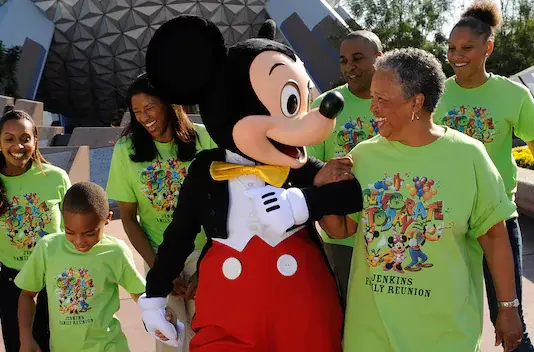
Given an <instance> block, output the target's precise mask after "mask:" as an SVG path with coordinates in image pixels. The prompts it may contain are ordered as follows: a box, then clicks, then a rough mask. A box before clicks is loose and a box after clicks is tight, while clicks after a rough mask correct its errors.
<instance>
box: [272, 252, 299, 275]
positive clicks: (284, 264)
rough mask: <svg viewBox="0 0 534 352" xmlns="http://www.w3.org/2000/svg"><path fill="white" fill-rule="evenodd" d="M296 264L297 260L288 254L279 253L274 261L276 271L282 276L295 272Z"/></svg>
mask: <svg viewBox="0 0 534 352" xmlns="http://www.w3.org/2000/svg"><path fill="white" fill-rule="evenodd" d="M297 266H298V265H297V260H296V259H295V258H294V257H293V256H291V255H289V254H283V255H281V256H280V258H278V261H277V263H276V267H277V268H278V271H279V272H280V274H282V275H284V276H292V275H294V274H295V273H296V272H297Z"/></svg>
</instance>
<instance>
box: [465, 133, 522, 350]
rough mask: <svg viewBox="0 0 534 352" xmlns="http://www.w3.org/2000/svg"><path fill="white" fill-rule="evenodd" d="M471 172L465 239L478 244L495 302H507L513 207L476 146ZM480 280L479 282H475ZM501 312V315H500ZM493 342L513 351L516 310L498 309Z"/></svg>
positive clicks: (511, 290)
mask: <svg viewBox="0 0 534 352" xmlns="http://www.w3.org/2000/svg"><path fill="white" fill-rule="evenodd" d="M476 145H477V148H478V150H476V153H475V155H474V163H473V171H474V175H475V186H476V197H475V201H474V204H473V208H472V211H471V214H470V218H469V231H468V234H467V235H468V237H471V238H472V239H477V240H478V243H479V244H480V246H481V248H482V250H483V252H484V256H485V258H486V261H487V263H488V267H489V271H490V273H491V276H492V279H493V280H492V281H493V284H494V287H495V290H496V295H497V301H499V302H510V301H513V300H514V299H515V298H517V297H516V290H515V279H514V277H515V276H514V260H513V256H512V250H511V247H510V242H509V237H508V232H507V229H506V226H505V223H504V222H505V221H506V220H508V219H510V218H511V217H512V216H514V215H515V214H516V207H515V205H514V203H513V202H512V201H511V200H509V199H508V197H507V195H506V193H505V190H504V184H503V181H502V178H501V176H500V174H499V172H498V171H497V169H496V167H495V165H494V164H493V163H492V162H491V159H490V158H489V155H488V154H487V152H486V149H485V148H484V146H483V145H482V144H481V143H478V142H477V144H476ZM477 279H479V280H482V278H477ZM501 312H502V314H501ZM495 335H496V342H499V343H500V341H501V340H504V343H505V350H506V351H512V350H513V346H517V343H518V341H517V340H518V339H520V338H521V337H522V336H523V329H522V325H521V321H520V320H519V316H518V314H517V309H514V308H500V309H499V314H498V317H497V322H496V324H495Z"/></svg>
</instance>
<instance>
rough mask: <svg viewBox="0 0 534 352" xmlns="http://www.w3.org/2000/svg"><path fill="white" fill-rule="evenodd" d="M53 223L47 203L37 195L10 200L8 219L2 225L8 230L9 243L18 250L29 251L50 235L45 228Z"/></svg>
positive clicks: (27, 195)
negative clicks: (39, 240) (41, 239)
mask: <svg viewBox="0 0 534 352" xmlns="http://www.w3.org/2000/svg"><path fill="white" fill-rule="evenodd" d="M51 221H52V217H51V212H50V209H49V207H48V205H47V204H46V202H44V201H41V199H40V198H39V196H38V195H37V194H36V193H28V194H24V195H23V196H22V197H18V196H13V197H12V198H11V199H10V200H9V208H8V213H7V214H6V217H5V219H4V220H3V221H1V223H2V224H3V228H5V229H7V235H8V236H9V241H10V242H11V244H12V245H13V246H15V247H16V248H18V249H24V250H29V249H32V248H33V247H35V245H36V244H37V241H38V239H39V238H41V237H43V236H45V235H47V234H48V232H46V231H45V226H46V225H48V224H49V223H50V222H51Z"/></svg>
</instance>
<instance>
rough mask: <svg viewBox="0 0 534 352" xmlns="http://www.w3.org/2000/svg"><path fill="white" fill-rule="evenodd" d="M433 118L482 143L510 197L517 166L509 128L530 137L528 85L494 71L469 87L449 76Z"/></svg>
mask: <svg viewBox="0 0 534 352" xmlns="http://www.w3.org/2000/svg"><path fill="white" fill-rule="evenodd" d="M434 121H435V122H436V123H438V124H442V125H446V126H449V127H451V128H454V129H456V130H458V131H460V132H463V133H465V134H467V135H468V136H471V137H473V138H475V139H478V140H479V141H481V142H483V143H484V145H485V146H486V150H487V151H488V154H489V156H490V157H491V159H492V160H493V162H494V163H495V166H496V167H497V170H499V172H500V173H501V176H502V178H503V181H504V186H505V189H506V194H507V195H508V197H509V198H510V199H511V200H512V201H513V200H514V195H515V192H516V189H517V166H516V163H515V160H514V158H513V156H512V129H513V130H514V131H515V134H516V135H517V136H518V137H519V138H521V139H523V140H524V141H526V142H530V141H533V140H534V97H532V95H531V94H530V92H529V91H528V89H527V88H526V87H523V86H521V85H519V84H517V83H514V82H512V81H510V80H509V79H507V78H505V77H501V76H498V75H494V74H491V76H490V78H489V79H488V80H487V81H486V83H484V84H483V85H481V86H480V87H477V88H471V89H467V88H462V87H460V86H459V85H458V84H457V83H456V81H455V79H454V77H451V78H449V79H448V80H447V81H446V83H445V93H444V94H443V96H442V97H441V100H440V102H439V105H438V108H437V110H436V113H435V114H434Z"/></svg>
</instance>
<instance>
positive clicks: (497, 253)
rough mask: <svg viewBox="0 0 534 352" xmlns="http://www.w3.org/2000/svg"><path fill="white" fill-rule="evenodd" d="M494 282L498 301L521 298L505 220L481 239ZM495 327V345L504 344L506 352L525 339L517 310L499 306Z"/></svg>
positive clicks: (479, 239)
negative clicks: (516, 284)
mask: <svg viewBox="0 0 534 352" xmlns="http://www.w3.org/2000/svg"><path fill="white" fill-rule="evenodd" d="M478 242H479V243H480V246H481V247H482V249H483V251H484V257H485V258H486V262H487V263H488V268H489V270H490V273H491V277H492V279H493V283H494V286H495V292H496V295H497V301H498V302H511V301H513V300H515V299H516V298H517V296H516V290H515V278H514V260H513V256H512V248H511V246H510V240H509V239H508V233H507V230H506V226H505V224H504V222H503V221H501V222H499V223H497V224H495V225H494V226H493V227H492V228H490V230H489V231H488V232H487V233H486V235H483V236H481V237H479V238H478ZM497 316H498V318H497V323H496V326H495V334H496V337H495V345H500V344H501V343H502V342H504V345H505V348H506V349H505V351H512V350H513V349H514V348H515V347H517V346H518V344H519V342H520V341H521V339H522V337H523V327H522V325H521V320H520V319H519V315H518V311H517V308H512V307H499V312H498V315H497Z"/></svg>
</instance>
